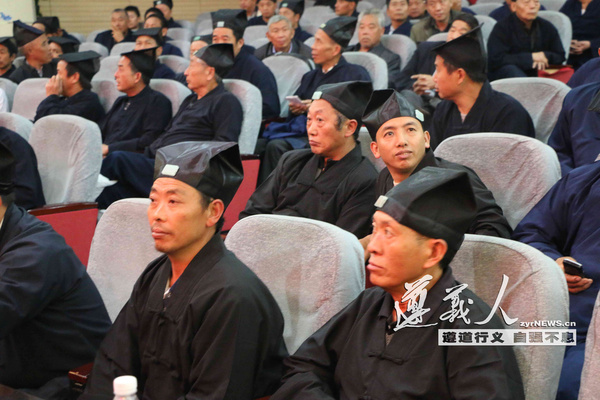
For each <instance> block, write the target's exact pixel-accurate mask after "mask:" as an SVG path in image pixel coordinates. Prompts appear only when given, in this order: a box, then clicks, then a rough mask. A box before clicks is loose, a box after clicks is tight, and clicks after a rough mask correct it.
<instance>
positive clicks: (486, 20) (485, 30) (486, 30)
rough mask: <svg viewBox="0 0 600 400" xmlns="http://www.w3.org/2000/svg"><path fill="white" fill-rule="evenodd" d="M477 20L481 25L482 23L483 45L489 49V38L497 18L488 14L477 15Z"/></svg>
mask: <svg viewBox="0 0 600 400" xmlns="http://www.w3.org/2000/svg"><path fill="white" fill-rule="evenodd" d="M475 18H477V21H479V25H481V36H482V38H483V45H484V46H485V48H486V49H487V42H488V38H489V37H490V33H492V29H494V25H496V20H495V19H494V18H492V17H489V16H487V15H476V16H475Z"/></svg>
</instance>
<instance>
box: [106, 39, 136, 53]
mask: <svg viewBox="0 0 600 400" xmlns="http://www.w3.org/2000/svg"><path fill="white" fill-rule="evenodd" d="M134 48H135V42H121V43H117V44H115V45H114V46H113V48H112V49H110V55H111V56H120V55H121V54H122V53H127V52H129V51H132V50H133V49H134Z"/></svg>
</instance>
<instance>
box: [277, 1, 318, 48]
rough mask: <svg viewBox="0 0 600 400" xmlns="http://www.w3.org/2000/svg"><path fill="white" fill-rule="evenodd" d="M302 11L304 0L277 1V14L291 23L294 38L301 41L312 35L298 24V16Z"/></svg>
mask: <svg viewBox="0 0 600 400" xmlns="http://www.w3.org/2000/svg"><path fill="white" fill-rule="evenodd" d="M303 13H304V0H284V1H282V2H281V3H279V15H283V16H284V17H286V18H287V19H289V20H290V22H291V23H292V28H294V39H296V40H298V41H299V42H303V43H304V41H305V40H307V39H309V38H311V37H312V35H311V34H310V33H308V32H306V31H305V30H303V29H302V27H301V26H300V18H301V17H302V14H303Z"/></svg>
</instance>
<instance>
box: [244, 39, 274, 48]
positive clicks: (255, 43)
mask: <svg viewBox="0 0 600 400" xmlns="http://www.w3.org/2000/svg"><path fill="white" fill-rule="evenodd" d="M267 43H269V39H267V38H266V37H259V38H256V39H254V40H253V41H251V42H248V45H250V46H252V47H254V48H255V49H258V48H259V47H262V46H264V45H265V44H267Z"/></svg>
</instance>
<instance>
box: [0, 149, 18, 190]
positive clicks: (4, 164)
mask: <svg viewBox="0 0 600 400" xmlns="http://www.w3.org/2000/svg"><path fill="white" fill-rule="evenodd" d="M14 178H15V157H14V156H13V154H12V152H11V151H10V149H9V148H8V147H6V145H4V143H2V142H0V195H6V194H10V193H12V192H13V188H14V182H13V181H14Z"/></svg>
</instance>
